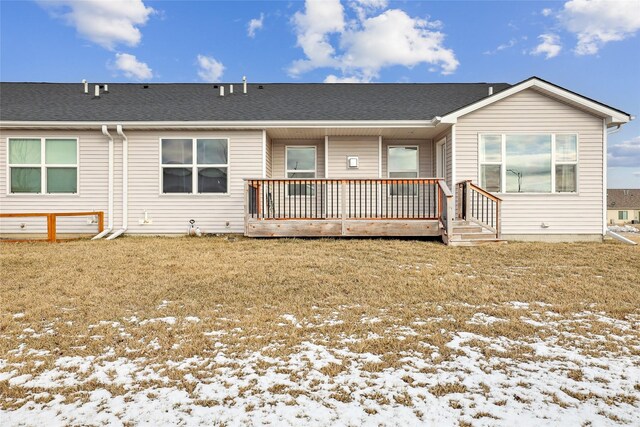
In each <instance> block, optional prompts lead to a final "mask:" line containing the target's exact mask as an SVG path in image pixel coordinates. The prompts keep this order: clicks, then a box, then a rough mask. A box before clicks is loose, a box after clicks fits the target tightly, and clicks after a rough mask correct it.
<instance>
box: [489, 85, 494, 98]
mask: <svg viewBox="0 0 640 427" xmlns="http://www.w3.org/2000/svg"><path fill="white" fill-rule="evenodd" d="M491 95H493V86H489V96H491Z"/></svg>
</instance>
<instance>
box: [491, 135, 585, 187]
mask: <svg viewBox="0 0 640 427" xmlns="http://www.w3.org/2000/svg"><path fill="white" fill-rule="evenodd" d="M554 157H555V162H554ZM479 160H480V170H479V176H480V186H481V187H483V188H485V189H486V190H487V191H492V192H507V193H552V192H555V193H571V192H576V191H577V182H578V137H577V135H575V134H507V135H504V134H502V135H499V134H496V135H480V140H479ZM554 182H555V186H553V184H552V183H554ZM552 186H553V188H552Z"/></svg>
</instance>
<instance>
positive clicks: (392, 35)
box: [289, 0, 459, 81]
mask: <svg viewBox="0 0 640 427" xmlns="http://www.w3.org/2000/svg"><path fill="white" fill-rule="evenodd" d="M354 5H355V6H358V7H361V8H364V7H365V6H366V8H367V11H371V10H372V9H371V8H373V9H375V8H380V7H384V6H386V2H382V1H375V0H372V1H368V2H366V1H365V2H352V3H350V6H352V7H354ZM376 13H377V12H376ZM357 14H358V19H357V20H356V21H350V22H349V23H348V24H346V23H345V10H344V8H343V7H342V4H341V3H340V1H339V0H330V1H321V0H307V1H306V7H305V11H304V13H302V12H297V13H296V14H295V16H294V19H293V22H294V26H295V30H296V35H297V38H298V46H300V47H302V49H303V51H304V53H305V55H306V58H305V59H300V60H297V61H294V63H293V64H292V65H291V67H290V68H289V73H290V74H291V75H292V76H294V77H295V76H298V75H300V74H302V73H304V72H307V71H310V70H313V69H317V68H333V69H336V70H340V71H341V72H342V74H343V76H342V77H337V76H335V75H333V74H331V75H329V76H328V77H327V79H328V80H329V81H336V80H340V81H343V79H346V80H347V81H371V80H372V79H374V78H376V77H378V75H379V72H380V70H381V69H382V68H385V67H391V66H397V65H400V66H405V67H409V68H411V67H414V66H416V65H419V64H431V65H437V66H439V69H440V71H441V72H442V74H450V73H452V72H454V71H455V70H456V68H457V67H458V65H459V62H458V60H457V59H456V57H455V54H454V52H453V50H451V49H447V48H445V47H444V46H443V41H444V37H445V36H444V34H443V33H441V32H439V31H433V30H434V28H439V27H441V26H442V24H441V23H440V22H439V21H429V20H427V19H420V18H412V17H410V16H409V15H407V14H406V13H405V12H404V11H402V10H399V9H388V10H385V11H383V12H381V13H379V14H374V16H366V14H364V15H363V14H360V13H357ZM332 35H333V39H334V40H332V38H331V36H332ZM337 51H338V52H337Z"/></svg>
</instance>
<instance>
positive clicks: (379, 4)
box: [349, 0, 389, 21]
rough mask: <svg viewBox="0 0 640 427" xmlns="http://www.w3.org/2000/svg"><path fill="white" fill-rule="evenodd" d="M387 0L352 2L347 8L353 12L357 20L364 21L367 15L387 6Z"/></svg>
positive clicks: (359, 0) (356, 0)
mask: <svg viewBox="0 0 640 427" xmlns="http://www.w3.org/2000/svg"><path fill="white" fill-rule="evenodd" d="M388 4H389V3H388V1H387V0H353V1H350V2H349V6H350V7H351V9H353V10H354V12H355V13H356V15H357V16H358V19H359V20H361V21H362V20H364V19H365V18H366V17H367V16H368V15H369V14H371V13H374V12H375V11H377V10H380V9H384V8H386V7H387V5H388Z"/></svg>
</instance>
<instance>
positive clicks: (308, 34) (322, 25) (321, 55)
mask: <svg viewBox="0 0 640 427" xmlns="http://www.w3.org/2000/svg"><path fill="white" fill-rule="evenodd" d="M293 23H294V26H295V31H296V36H297V39H298V46H299V47H301V48H302V50H303V52H304V54H305V55H306V56H307V59H300V60H297V61H294V62H293V64H292V65H291V67H290V68H289V72H290V74H292V75H294V76H297V75H299V74H302V73H304V72H307V71H310V70H313V69H314V68H318V67H333V66H336V65H337V64H338V62H337V61H336V60H335V59H334V58H333V55H334V53H335V50H334V48H333V46H332V45H331V43H330V41H329V34H332V33H339V32H342V31H344V28H345V24H344V9H343V8H342V4H341V3H340V0H324V1H321V0H307V2H306V6H305V13H301V12H296V14H295V15H294V16H293Z"/></svg>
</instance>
